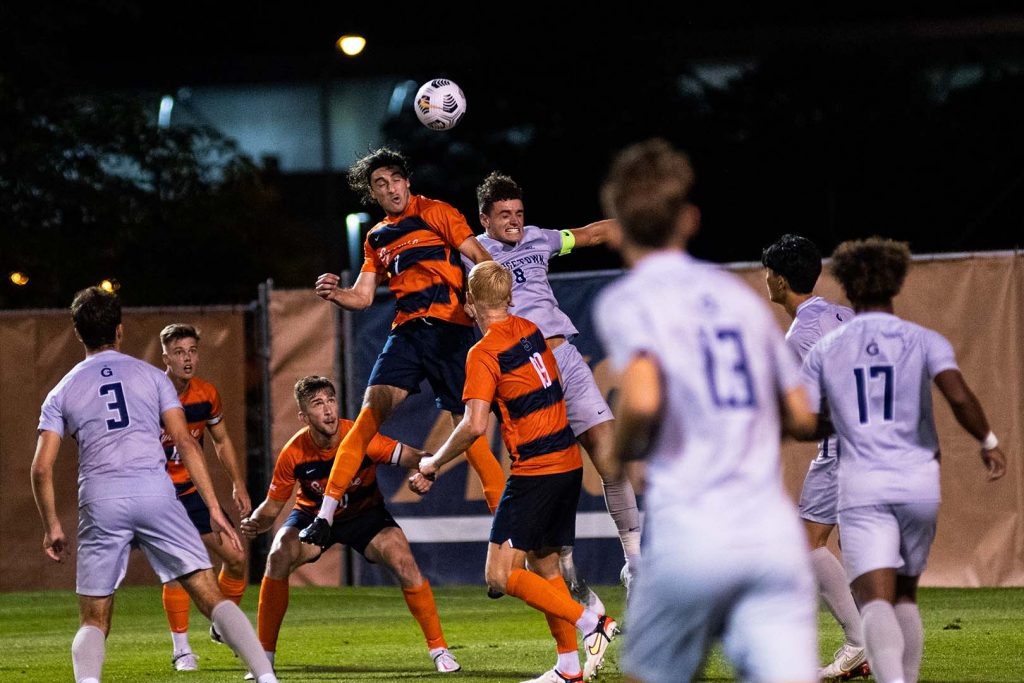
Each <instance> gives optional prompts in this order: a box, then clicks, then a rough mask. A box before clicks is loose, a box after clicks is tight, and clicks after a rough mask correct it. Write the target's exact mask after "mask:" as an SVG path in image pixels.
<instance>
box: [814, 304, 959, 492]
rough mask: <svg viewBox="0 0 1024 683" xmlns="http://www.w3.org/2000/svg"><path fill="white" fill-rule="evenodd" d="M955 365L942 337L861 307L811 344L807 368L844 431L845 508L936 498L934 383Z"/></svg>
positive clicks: (841, 488)
mask: <svg viewBox="0 0 1024 683" xmlns="http://www.w3.org/2000/svg"><path fill="white" fill-rule="evenodd" d="M955 369H957V365H956V358H955V356H954V354H953V347H952V346H951V345H950V343H949V342H948V341H947V340H946V338H945V337H943V336H942V335H941V334H939V333H938V332H935V331H934V330H929V329H927V328H924V327H921V326H920V325H915V324H914V323H910V322H907V321H905V320H901V319H899V318H897V317H896V316H894V315H891V314H888V313H862V314H860V315H858V316H857V317H855V318H854V319H853V320H852V321H850V322H849V323H847V324H846V325H843V326H842V327H840V328H839V329H837V330H835V331H833V332H831V333H830V334H828V335H827V336H826V337H825V338H824V339H822V340H821V341H820V342H818V344H817V345H816V346H815V347H814V348H813V349H811V351H810V352H809V353H808V354H807V357H806V358H805V359H804V365H803V371H802V372H803V376H804V379H805V382H806V385H807V390H808V395H809V398H810V400H811V405H818V404H819V402H820V401H821V399H822V398H823V397H824V398H826V399H827V400H828V405H829V410H830V412H831V418H832V424H833V426H834V427H835V430H836V434H837V435H838V436H839V440H840V451H841V452H842V457H840V458H839V509H840V510H844V509H847V508H850V507H857V506H863V505H878V504H891V503H912V502H929V501H938V500H939V462H938V460H937V459H936V455H937V453H938V450H939V438H938V434H937V432H936V430H935V418H934V416H933V415H932V393H931V383H932V379H933V378H934V377H935V376H936V375H937V374H939V373H940V372H942V371H943V370H955Z"/></svg>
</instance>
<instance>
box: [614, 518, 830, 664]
mask: <svg viewBox="0 0 1024 683" xmlns="http://www.w3.org/2000/svg"><path fill="white" fill-rule="evenodd" d="M794 526H795V519H794ZM804 543H805V541H804V540H803V538H802V537H799V538H798V537H796V535H795V534H793V539H792V542H791V543H790V545H792V548H790V549H789V550H788V551H787V550H785V549H783V548H782V547H781V546H772V545H770V544H766V545H765V546H764V547H751V548H749V549H746V550H744V551H742V552H741V553H737V552H735V551H734V550H725V551H724V552H715V551H714V550H713V549H712V548H711V547H701V548H700V549H698V550H695V551H694V554H693V555H689V556H688V557H685V558H680V557H679V556H678V555H675V556H674V557H669V558H665V559H666V560H667V561H663V562H659V559H660V558H650V557H649V556H648V555H644V557H643V559H642V560H641V567H642V568H641V570H640V572H638V574H637V577H636V579H635V580H634V581H635V583H634V584H633V586H632V589H631V594H630V596H629V606H628V611H629V614H628V615H627V616H628V618H629V635H630V637H629V638H627V639H626V641H625V644H624V645H623V648H624V649H623V659H622V670H623V672H624V673H626V674H628V675H630V676H632V677H634V678H637V679H639V680H643V681H650V682H652V683H654V682H657V681H690V680H693V678H694V676H696V675H697V674H698V673H699V672H700V669H701V667H702V665H703V663H704V660H705V658H706V656H707V654H708V651H709V650H710V648H711V647H712V645H713V644H714V643H715V641H717V640H721V642H722V648H723V651H724V653H725V655H726V657H727V658H728V659H729V661H730V662H731V663H732V665H733V667H735V669H736V671H737V673H738V674H739V675H738V678H740V679H741V680H747V681H810V680H817V679H816V678H815V676H816V675H817V666H818V653H817V632H818V622H817V595H816V593H815V589H814V579H813V577H812V575H811V571H810V566H809V562H808V560H807V557H806V550H805V548H804V546H803V544H804ZM709 545H713V544H709ZM646 548H647V546H645V550H644V552H645V553H646V552H647V549H646Z"/></svg>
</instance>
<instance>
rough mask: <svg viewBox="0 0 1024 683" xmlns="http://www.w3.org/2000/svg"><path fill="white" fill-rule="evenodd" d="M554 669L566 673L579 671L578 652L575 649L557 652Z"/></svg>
mask: <svg viewBox="0 0 1024 683" xmlns="http://www.w3.org/2000/svg"><path fill="white" fill-rule="evenodd" d="M555 670H556V671H560V672H561V673H563V674H566V675H571V674H578V673H579V672H580V653H579V652H578V651H577V650H573V651H572V652H559V653H558V661H557V662H555Z"/></svg>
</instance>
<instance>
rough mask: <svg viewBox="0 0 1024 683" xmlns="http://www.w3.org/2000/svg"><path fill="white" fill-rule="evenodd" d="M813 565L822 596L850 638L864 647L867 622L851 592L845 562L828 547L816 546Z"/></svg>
mask: <svg viewBox="0 0 1024 683" xmlns="http://www.w3.org/2000/svg"><path fill="white" fill-rule="evenodd" d="M811 566H812V567H813V569H814V578H815V579H816V580H817V582H818V591H819V592H820V593H821V599H822V600H824V601H825V605H826V606H827V607H828V610H829V611H830V612H831V613H832V616H833V617H835V618H836V621H838V622H839V625H840V626H842V627H843V633H844V634H845V635H846V642H847V643H849V644H850V645H853V646H855V647H864V626H863V624H861V620H860V612H858V611H857V603H855V602H854V601H853V595H852V594H851V593H850V584H849V583H847V581H846V572H845V571H843V565H842V563H841V562H840V561H839V559H838V558H837V557H836V556H835V555H833V554H832V551H831V550H829V549H828V548H815V549H814V550H812V551H811Z"/></svg>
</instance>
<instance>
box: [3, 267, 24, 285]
mask: <svg viewBox="0 0 1024 683" xmlns="http://www.w3.org/2000/svg"><path fill="white" fill-rule="evenodd" d="M7 279H8V280H10V281H11V284H12V285H14V286H15V287H24V286H25V285H27V284H28V275H27V274H25V273H23V272H21V271H20V270H16V271H14V272H12V273H11V274H10V275H8V276H7Z"/></svg>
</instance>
